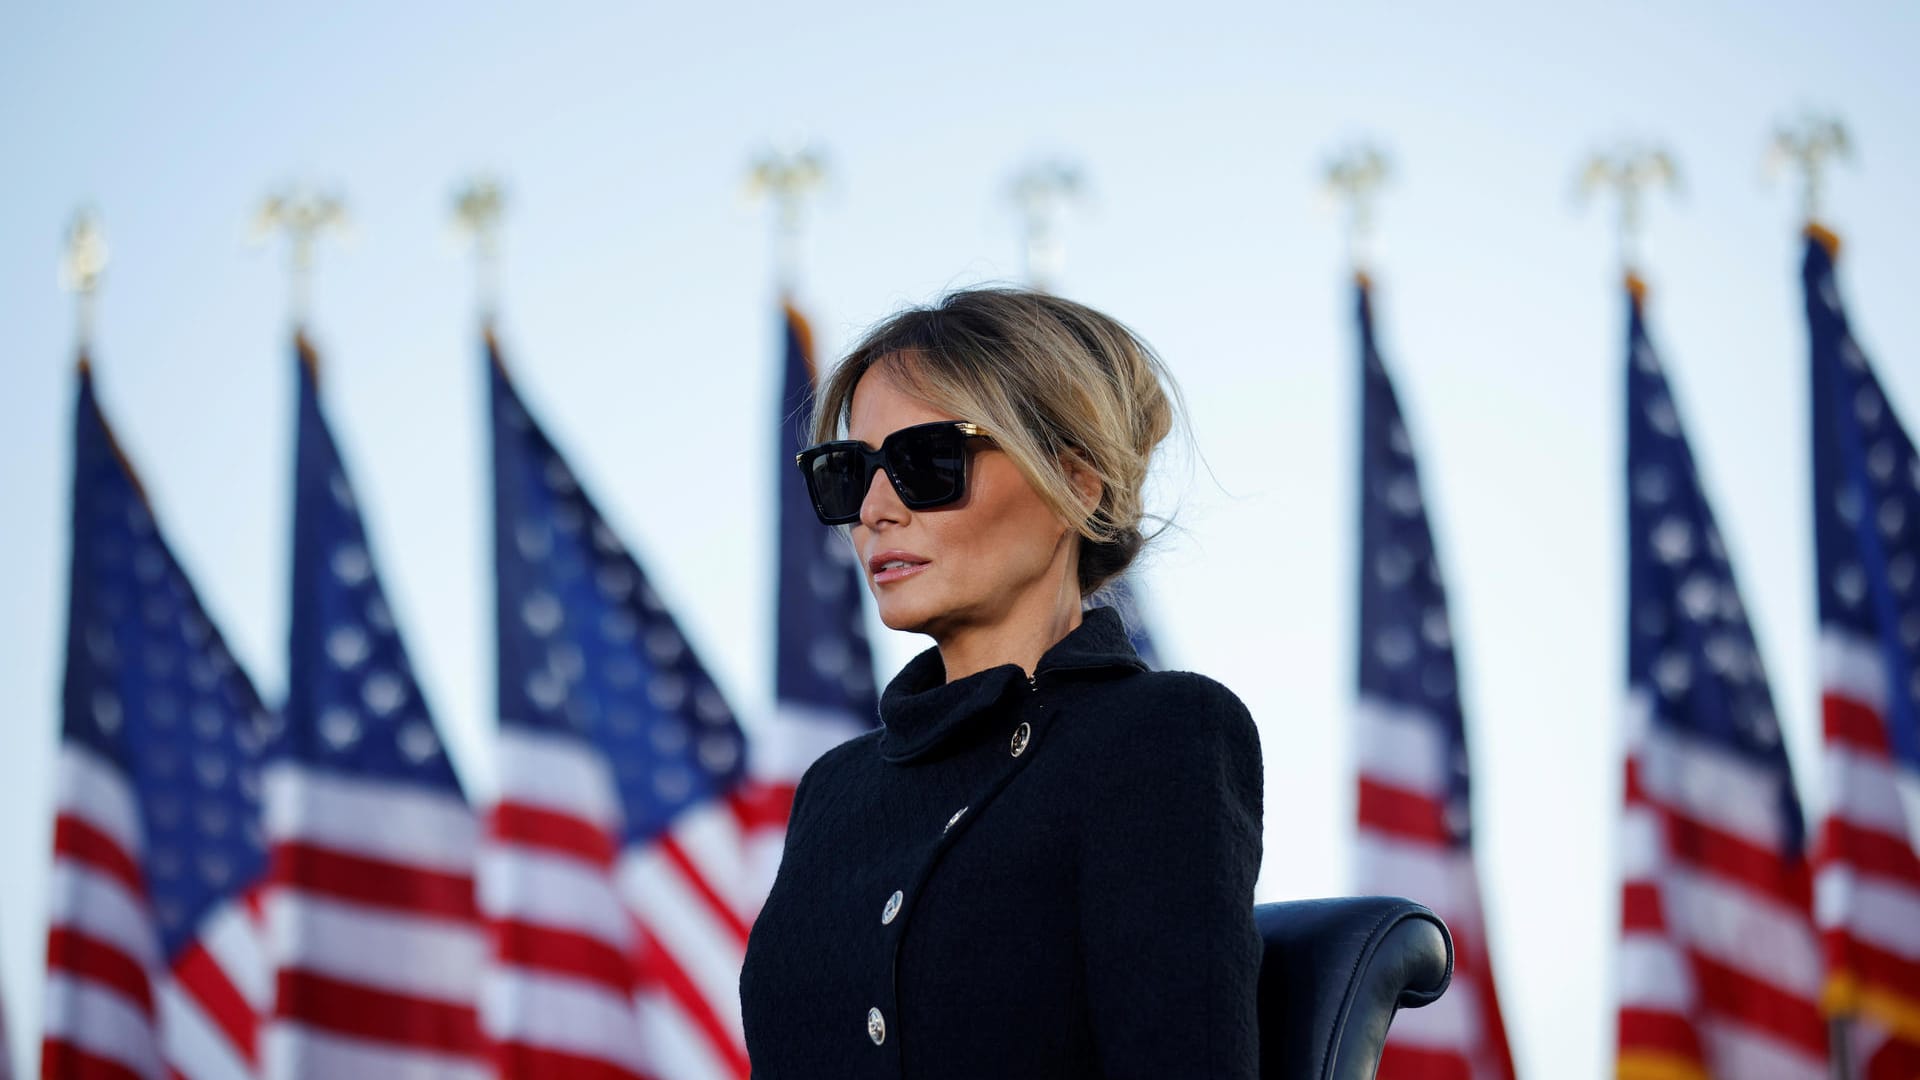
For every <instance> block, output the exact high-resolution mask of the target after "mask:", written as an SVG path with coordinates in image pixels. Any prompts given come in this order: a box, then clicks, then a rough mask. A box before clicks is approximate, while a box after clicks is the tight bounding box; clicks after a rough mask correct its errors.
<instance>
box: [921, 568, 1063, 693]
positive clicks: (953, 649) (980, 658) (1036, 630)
mask: <svg viewBox="0 0 1920 1080" xmlns="http://www.w3.org/2000/svg"><path fill="white" fill-rule="evenodd" d="M1074 580H1075V579H1074V578H1073V577H1072V576H1071V575H1069V576H1068V578H1067V581H1066V582H1063V586H1064V587H1063V588H1062V590H1061V591H1060V592H1059V593H1057V594H1056V593H1045V594H1041V595H1037V596H1033V597H1031V598H1030V599H1028V601H1027V602H1025V603H1015V604H1014V605H1013V606H1012V607H1010V608H1008V609H1007V611H1006V612H1005V613H1004V614H1003V615H1002V616H1001V618H1000V619H998V620H997V621H995V622H992V623H985V624H978V625H971V626H962V627H955V628H954V629H953V630H951V631H950V632H948V633H946V634H944V635H941V636H940V637H939V638H938V639H937V644H938V645H939V646H940V662H941V664H942V665H943V666H945V668H946V672H947V681H948V682H953V681H954V680H956V679H964V678H966V677H967V676H968V675H972V674H974V673H976V672H981V671H985V670H987V669H988V668H992V667H998V666H1000V665H1001V664H1018V665H1020V670H1022V671H1024V672H1026V673H1027V674H1028V675H1032V674H1033V672H1034V668H1035V667H1037V666H1038V665H1039V663H1040V657H1041V655H1042V654H1044V653H1045V652H1046V651H1047V650H1048V649H1050V648H1052V647H1053V645H1054V643H1056V642H1058V641H1059V640H1060V639H1061V638H1063V637H1066V636H1067V634H1069V633H1070V632H1072V630H1073V629H1074V628H1075V627H1077V626H1079V625H1080V591H1079V589H1077V588H1075V587H1074V586H1073V585H1072V584H1071V582H1072V581H1074Z"/></svg>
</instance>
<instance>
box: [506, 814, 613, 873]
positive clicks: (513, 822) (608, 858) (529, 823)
mask: <svg viewBox="0 0 1920 1080" xmlns="http://www.w3.org/2000/svg"><path fill="white" fill-rule="evenodd" d="M487 832H488V834H489V835H490V836H492V837H493V838H495V839H497V840H502V841H505V842H507V843H510V844H524V845H527V846H529V847H537V848H544V849H546V850H548V851H557V852H560V853H561V854H564V855H572V856H574V857H576V858H579V859H584V860H586V861H587V862H590V863H592V864H593V865H595V866H598V867H602V868H606V867H611V866H612V865H613V856H614V851H615V845H614V839H613V837H611V836H609V835H607V831H606V830H605V829H603V828H601V827H600V826H599V825H597V824H595V823H593V822H591V821H588V820H587V819H585V818H581V817H575V816H573V815H570V814H561V813H556V812H554V811H552V810H547V809H544V808H542V807H537V806H528V805H526V804H525V803H512V802H506V803H501V804H500V805H498V806H496V807H494V809H493V813H492V814H491V815H489V817H488V820H487Z"/></svg>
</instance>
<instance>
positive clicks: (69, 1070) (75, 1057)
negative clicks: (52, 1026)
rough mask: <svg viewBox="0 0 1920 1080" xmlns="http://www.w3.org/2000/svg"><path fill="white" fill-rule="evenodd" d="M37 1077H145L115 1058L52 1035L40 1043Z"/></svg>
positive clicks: (93, 1079) (63, 1079) (132, 1079)
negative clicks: (91, 1052)
mask: <svg viewBox="0 0 1920 1080" xmlns="http://www.w3.org/2000/svg"><path fill="white" fill-rule="evenodd" d="M40 1076H41V1080H145V1078H144V1077H142V1076H141V1075H140V1074H139V1073H137V1072H135V1071H133V1070H132V1069H129V1068H127V1067H126V1066H125V1065H122V1064H120V1063H119V1062H117V1061H113V1060H111V1059H108V1058H103V1057H101V1056H99V1055H98V1054H90V1053H88V1052H87V1051H85V1050H82V1049H80V1048H79V1047H78V1046H75V1045H73V1044H72V1043H70V1042H67V1041H65V1040H63V1039H52V1038H49V1039H44V1040H42V1041H41V1043H40Z"/></svg>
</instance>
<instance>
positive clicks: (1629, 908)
mask: <svg viewBox="0 0 1920 1080" xmlns="http://www.w3.org/2000/svg"><path fill="white" fill-rule="evenodd" d="M1620 929H1622V930H1625V931H1643V932H1646V933H1653V934H1665V933H1666V932H1667V917H1666V909H1665V907H1664V906H1663V905H1662V904H1661V902H1660V887H1659V886H1658V885H1655V884H1653V883H1652V882H1647V881H1631V882H1628V883H1627V884H1626V885H1625V886H1624V887H1623V888H1622V889H1621V890H1620Z"/></svg>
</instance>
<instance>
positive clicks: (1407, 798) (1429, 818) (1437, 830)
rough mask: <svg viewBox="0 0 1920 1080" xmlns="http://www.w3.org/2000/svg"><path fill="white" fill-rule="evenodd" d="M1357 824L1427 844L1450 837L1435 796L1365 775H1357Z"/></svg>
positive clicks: (1443, 843)
mask: <svg viewBox="0 0 1920 1080" xmlns="http://www.w3.org/2000/svg"><path fill="white" fill-rule="evenodd" d="M1360 826H1361V827H1362V828H1367V829H1377V830H1379V831H1381V832H1384V833H1387V834H1389V835H1392V836H1397V837H1400V838H1401V839H1405V840H1417V841H1421V842H1424V843H1429V844H1442V845H1447V846H1451V844H1452V840H1453V835H1452V833H1451V831H1450V830H1448V828H1447V822H1446V817H1445V808H1444V807H1443V806H1442V805H1441V804H1440V802H1439V801H1438V800H1436V799H1432V798H1428V797H1427V796H1425V795H1421V794H1419V793H1417V792H1412V791H1408V790H1406V789H1405V788H1398V787H1394V786H1392V785H1391V784H1383V783H1381V782H1380V781H1378V780H1374V779H1370V778H1369V777H1366V776H1362V777H1361V778H1360Z"/></svg>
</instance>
